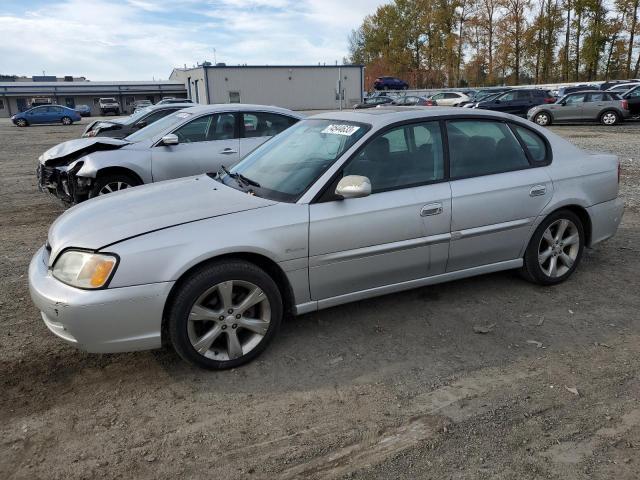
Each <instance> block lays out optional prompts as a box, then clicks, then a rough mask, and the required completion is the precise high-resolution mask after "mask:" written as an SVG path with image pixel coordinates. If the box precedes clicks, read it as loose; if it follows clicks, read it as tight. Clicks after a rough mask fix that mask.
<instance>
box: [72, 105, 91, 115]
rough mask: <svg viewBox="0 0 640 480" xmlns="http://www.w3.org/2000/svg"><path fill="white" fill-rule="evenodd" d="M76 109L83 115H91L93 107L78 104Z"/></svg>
mask: <svg viewBox="0 0 640 480" xmlns="http://www.w3.org/2000/svg"><path fill="white" fill-rule="evenodd" d="M74 110H75V111H76V112H78V113H79V114H80V116H81V117H90V116H91V107H89V105H76V107H75V108H74Z"/></svg>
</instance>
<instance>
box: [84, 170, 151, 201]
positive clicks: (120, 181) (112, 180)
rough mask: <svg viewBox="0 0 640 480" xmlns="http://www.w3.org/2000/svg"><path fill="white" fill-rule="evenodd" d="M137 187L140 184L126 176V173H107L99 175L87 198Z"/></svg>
mask: <svg viewBox="0 0 640 480" xmlns="http://www.w3.org/2000/svg"><path fill="white" fill-rule="evenodd" d="M138 185H140V182H139V181H138V180H137V179H136V178H134V177H133V176H131V175H127V174H126V173H108V174H106V175H99V176H98V178H97V179H96V181H95V183H94V184H93V187H92V188H91V191H90V192H89V198H93V197H99V196H100V195H107V194H109V193H113V192H118V191H120V190H125V189H127V188H131V187H136V186H138Z"/></svg>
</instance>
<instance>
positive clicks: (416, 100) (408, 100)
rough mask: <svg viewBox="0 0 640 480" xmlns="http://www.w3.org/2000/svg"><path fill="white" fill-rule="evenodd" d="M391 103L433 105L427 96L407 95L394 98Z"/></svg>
mask: <svg viewBox="0 0 640 480" xmlns="http://www.w3.org/2000/svg"><path fill="white" fill-rule="evenodd" d="M391 105H400V106H405V107H408V106H415V105H419V106H430V105H434V103H433V102H432V101H431V100H429V99H428V98H424V97H418V96H414V95H408V96H406V97H399V98H396V99H395V100H394V101H393V102H391ZM379 106H380V105H379ZM381 106H384V105H381Z"/></svg>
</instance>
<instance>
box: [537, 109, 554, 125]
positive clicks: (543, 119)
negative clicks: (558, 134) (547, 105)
mask: <svg viewBox="0 0 640 480" xmlns="http://www.w3.org/2000/svg"><path fill="white" fill-rule="evenodd" d="M533 121H534V122H535V123H536V124H538V125H540V126H541V127H546V126H549V125H551V122H552V120H551V114H550V113H548V112H540V113H537V114H536V116H535V117H533Z"/></svg>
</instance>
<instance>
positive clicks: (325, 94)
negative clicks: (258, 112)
mask: <svg viewBox="0 0 640 480" xmlns="http://www.w3.org/2000/svg"><path fill="white" fill-rule="evenodd" d="M169 78H170V80H173V81H180V82H183V83H184V84H185V86H186V87H187V94H188V95H189V98H191V99H192V100H193V101H194V102H196V103H202V104H212V103H253V104H259V105H276V106H278V107H285V108H290V109H292V110H332V109H338V108H339V107H340V96H339V94H338V91H339V90H341V91H342V107H343V108H349V107H351V106H353V104H355V103H359V102H360V101H362V94H363V91H364V67H363V66H362V65H273V66H272V65H264V66H256V65H242V66H240V65H238V66H227V65H223V64H218V65H206V64H205V65H200V66H198V67H195V68H176V69H174V70H173V72H172V73H171V76H170V77H169Z"/></svg>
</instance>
